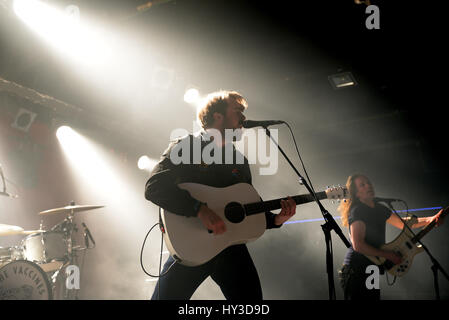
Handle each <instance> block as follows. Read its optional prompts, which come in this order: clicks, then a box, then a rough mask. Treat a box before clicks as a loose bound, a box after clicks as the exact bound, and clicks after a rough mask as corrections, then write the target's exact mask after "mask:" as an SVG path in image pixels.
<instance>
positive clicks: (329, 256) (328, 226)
mask: <svg viewBox="0 0 449 320" xmlns="http://www.w3.org/2000/svg"><path fill="white" fill-rule="evenodd" d="M262 127H263V128H264V129H265V133H266V135H267V136H268V137H269V138H270V139H271V140H272V141H273V142H274V144H275V145H276V146H277V147H278V149H279V151H280V152H281V153H282V155H283V156H284V158H285V159H286V160H287V162H288V163H289V164H290V166H291V167H292V168H293V170H294V171H295V173H296V174H297V175H298V177H299V183H300V184H301V185H304V186H305V187H306V188H307V190H308V191H309V193H310V194H311V195H312V196H313V198H314V199H315V201H316V203H317V204H318V207H319V208H320V210H321V214H322V215H323V217H324V220H325V221H326V222H325V223H324V224H323V225H321V228H322V229H323V232H324V238H325V242H326V270H327V280H328V286H329V300H336V294H335V285H334V271H333V269H334V262H333V251H332V237H331V231H332V230H334V231H335V233H337V235H338V236H339V237H340V239H341V240H342V241H343V243H344V244H345V245H346V247H347V248H349V247H350V246H351V244H350V243H349V241H348V240H347V239H346V237H345V236H344V234H343V232H342V231H341V228H340V227H339V226H338V224H337V222H335V219H334V217H332V215H331V214H330V213H329V212H328V211H327V210H326V209H325V208H324V207H323V205H322V204H321V202H320V201H319V200H318V198H317V196H316V194H315V192H314V191H313V190H312V188H311V187H310V186H309V185H308V184H307V181H306V180H305V179H304V178H303V177H302V176H301V174H300V173H299V172H298V170H297V169H296V168H295V166H294V165H293V163H292V162H291V161H290V159H289V158H288V157H287V155H286V154H285V152H284V151H283V150H282V148H281V147H280V146H279V144H278V143H277V142H276V141H275V140H274V139H273V137H272V136H271V133H270V130H268V128H267V126H262Z"/></svg>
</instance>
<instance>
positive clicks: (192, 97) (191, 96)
mask: <svg viewBox="0 0 449 320" xmlns="http://www.w3.org/2000/svg"><path fill="white" fill-rule="evenodd" d="M199 97H200V92H199V91H198V89H196V88H189V89H187V90H186V92H185V94H184V101H185V102H187V103H189V104H193V103H195V102H197V101H198V99H199Z"/></svg>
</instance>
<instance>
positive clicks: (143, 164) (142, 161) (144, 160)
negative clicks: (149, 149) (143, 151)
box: [137, 156, 156, 171]
mask: <svg viewBox="0 0 449 320" xmlns="http://www.w3.org/2000/svg"><path fill="white" fill-rule="evenodd" d="M155 165H156V161H155V160H152V159H150V158H149V157H148V156H141V157H140V158H139V160H138V161H137V167H138V168H139V169H140V170H146V171H151V170H153V167H154V166H155Z"/></svg>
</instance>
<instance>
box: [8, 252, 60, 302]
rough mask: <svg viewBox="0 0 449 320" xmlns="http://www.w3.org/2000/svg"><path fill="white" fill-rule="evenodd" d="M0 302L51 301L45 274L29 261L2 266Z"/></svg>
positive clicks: (51, 296) (51, 295)
mask: <svg viewBox="0 0 449 320" xmlns="http://www.w3.org/2000/svg"><path fill="white" fill-rule="evenodd" d="M0 300H53V294H52V289H51V286H50V281H49V279H48V276H47V274H46V273H45V272H44V271H43V270H42V269H41V268H40V267H39V266H38V265H37V264H35V263H33V262H30V261H25V260H17V261H13V262H10V263H8V264H7V265H4V266H3V267H2V268H1V269H0Z"/></svg>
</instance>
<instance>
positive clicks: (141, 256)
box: [140, 222, 176, 278]
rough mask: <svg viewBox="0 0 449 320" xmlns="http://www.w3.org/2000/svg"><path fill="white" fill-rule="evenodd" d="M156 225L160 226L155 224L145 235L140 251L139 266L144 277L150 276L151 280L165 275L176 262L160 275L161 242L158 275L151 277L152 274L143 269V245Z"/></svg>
mask: <svg viewBox="0 0 449 320" xmlns="http://www.w3.org/2000/svg"><path fill="white" fill-rule="evenodd" d="M157 225H160V223H159V222H157V223H155V224H154V225H153V226H152V227H151V229H150V231H148V233H147V234H146V236H145V239H144V240H143V243H142V249H141V250H140V266H141V268H142V270H143V272H144V273H145V274H146V275H148V276H150V277H153V278H160V277H162V276H164V275H166V274H167V273H168V272H169V271H170V269H171V267H172V266H173V265H174V264H175V263H176V260H175V261H174V262H173V263H172V264H171V265H170V267H169V268H168V269H167V271H165V272H164V273H163V274H161V266H162V249H163V241H161V252H160V259H159V274H158V275H152V274H150V273H149V272H147V271H146V269H145V267H144V265H143V249H144V248H145V243H146V241H147V238H148V236H149V235H150V233H151V231H153V229H154V227H156V226H157ZM162 239H163V238H162Z"/></svg>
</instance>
